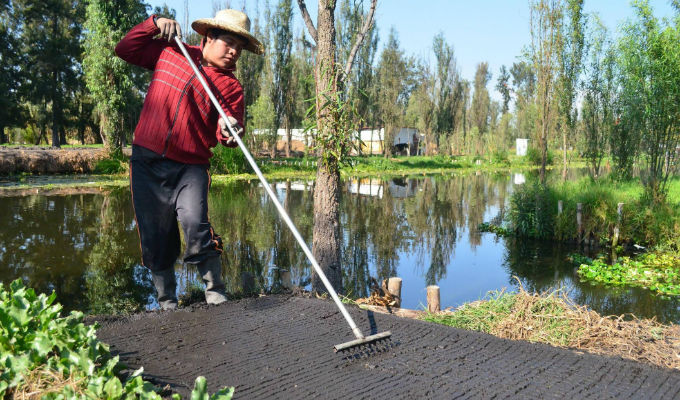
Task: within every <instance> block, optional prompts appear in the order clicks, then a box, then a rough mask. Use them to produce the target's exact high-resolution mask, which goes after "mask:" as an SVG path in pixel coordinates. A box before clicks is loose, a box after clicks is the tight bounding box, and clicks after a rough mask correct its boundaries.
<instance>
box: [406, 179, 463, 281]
mask: <svg viewBox="0 0 680 400" xmlns="http://www.w3.org/2000/svg"><path fill="white" fill-rule="evenodd" d="M452 181H453V180H447V181H443V180H442V181H439V180H437V181H436V180H434V179H433V178H428V179H425V180H423V181H422V184H421V185H420V191H419V192H418V193H417V194H416V196H415V197H414V198H412V199H409V201H408V202H407V205H406V210H407V219H408V221H409V225H410V227H411V229H412V230H413V246H414V248H419V249H420V252H419V255H420V257H423V254H424V253H428V252H429V255H430V263H429V264H430V266H429V268H428V270H427V272H426V274H425V280H426V283H427V284H428V285H434V284H436V283H437V281H439V280H440V279H442V278H443V277H444V276H445V275H446V268H447V266H448V260H449V259H450V257H451V254H452V253H453V249H454V248H455V245H456V236H457V232H458V230H457V228H458V227H457V224H456V220H457V218H456V216H457V215H456V212H457V211H460V207H459V206H458V207H457V206H456V205H454V204H455V203H456V202H457V201H460V199H461V197H460V196H456V192H455V190H452V189H455V186H454V185H451V183H452Z"/></svg>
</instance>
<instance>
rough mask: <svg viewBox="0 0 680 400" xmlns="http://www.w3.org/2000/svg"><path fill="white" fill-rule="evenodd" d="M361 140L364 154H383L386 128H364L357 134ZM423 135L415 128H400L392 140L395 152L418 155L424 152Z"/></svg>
mask: <svg viewBox="0 0 680 400" xmlns="http://www.w3.org/2000/svg"><path fill="white" fill-rule="evenodd" d="M356 135H357V136H358V139H360V140H361V153H362V154H382V153H383V151H384V142H385V128H380V129H376V128H364V129H361V130H359V132H357V134H356ZM422 144H423V135H420V134H419V133H418V130H417V129H415V128H399V130H398V131H397V132H396V133H395V135H394V138H393V140H392V146H394V148H393V150H394V152H395V153H400V154H404V155H417V154H421V153H422Z"/></svg>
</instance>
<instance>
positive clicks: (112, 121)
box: [83, 0, 146, 152]
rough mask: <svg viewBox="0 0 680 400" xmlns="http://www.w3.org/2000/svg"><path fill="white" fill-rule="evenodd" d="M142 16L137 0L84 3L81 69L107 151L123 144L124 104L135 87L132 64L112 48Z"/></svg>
mask: <svg viewBox="0 0 680 400" xmlns="http://www.w3.org/2000/svg"><path fill="white" fill-rule="evenodd" d="M145 17H146V7H145V6H144V3H143V2H141V1H140V0H122V1H117V0H91V1H90V2H89V3H88V5H87V11H86V18H85V26H84V28H85V31H86V33H85V40H84V47H85V54H84V59H83V70H84V72H85V82H86V84H87V88H88V90H89V91H90V93H91V95H92V98H93V100H94V103H95V112H96V114H97V116H98V118H99V126H100V135H101V138H102V140H103V142H104V143H105V145H106V147H107V149H108V151H114V152H115V151H117V150H119V149H121V147H122V146H123V143H124V140H125V133H124V128H123V126H124V121H125V115H124V114H125V110H126V107H127V104H126V103H127V100H128V98H129V96H130V92H131V91H132V89H133V88H134V86H135V82H134V79H133V73H132V71H133V69H132V67H131V66H130V65H129V64H128V63H126V62H125V61H123V60H121V59H120V58H118V57H117V56H116V54H115V53H114V51H113V50H114V47H115V46H116V44H117V43H118V42H119V41H120V39H122V37H123V36H124V35H125V34H126V33H127V32H128V31H129V30H130V29H132V27H133V26H135V25H136V24H138V23H140V22H142V20H143V19H144V18H145Z"/></svg>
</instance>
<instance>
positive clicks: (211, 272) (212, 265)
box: [197, 256, 227, 304]
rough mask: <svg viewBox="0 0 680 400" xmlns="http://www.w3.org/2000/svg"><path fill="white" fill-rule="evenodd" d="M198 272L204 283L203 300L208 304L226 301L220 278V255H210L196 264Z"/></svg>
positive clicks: (222, 282)
mask: <svg viewBox="0 0 680 400" xmlns="http://www.w3.org/2000/svg"><path fill="white" fill-rule="evenodd" d="M197 267H198V273H199V274H201V277H202V278H203V283H205V301H206V303H208V304H220V303H224V302H225V301H227V296H226V294H225V292H224V281H223V280H222V262H221V261H220V257H219V256H217V257H211V258H208V259H206V260H204V261H203V262H201V263H199V264H198V265H197Z"/></svg>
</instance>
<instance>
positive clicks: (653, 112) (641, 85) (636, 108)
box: [618, 0, 680, 203]
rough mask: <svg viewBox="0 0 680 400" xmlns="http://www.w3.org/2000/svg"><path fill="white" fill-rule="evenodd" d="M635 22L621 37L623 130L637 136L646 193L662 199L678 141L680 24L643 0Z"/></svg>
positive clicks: (679, 128)
mask: <svg viewBox="0 0 680 400" xmlns="http://www.w3.org/2000/svg"><path fill="white" fill-rule="evenodd" d="M633 6H634V8H635V12H636V18H637V21H635V22H629V23H628V24H626V25H625V27H624V32H623V36H622V38H621V40H620V42H619V47H618V50H619V53H620V55H619V65H620V69H621V80H620V85H621V87H622V92H623V94H622V108H623V110H622V111H623V112H622V114H624V115H625V116H626V118H625V119H624V121H623V122H622V123H625V124H626V125H627V126H626V129H628V130H631V131H632V132H633V133H634V134H635V135H636V136H638V137H639V138H640V139H641V140H640V143H641V144H642V149H643V151H644V154H645V156H646V157H645V158H644V160H645V162H646V164H647V174H646V175H645V176H644V177H643V178H644V181H643V182H644V184H645V187H646V188H647V192H648V196H649V198H650V199H652V200H653V201H655V202H657V203H659V202H663V200H664V198H665V196H666V190H667V182H668V178H669V176H670V175H671V174H672V165H673V164H674V162H675V160H676V159H677V157H678V155H677V151H676V148H677V146H678V145H680V108H679V107H678V104H680V74H678V71H679V70H680V26H677V25H676V26H673V25H671V24H670V23H668V22H664V23H661V22H659V20H658V19H657V18H656V17H655V16H654V14H653V12H652V9H651V7H650V6H649V2H648V1H647V0H638V1H635V2H634V3H633Z"/></svg>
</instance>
